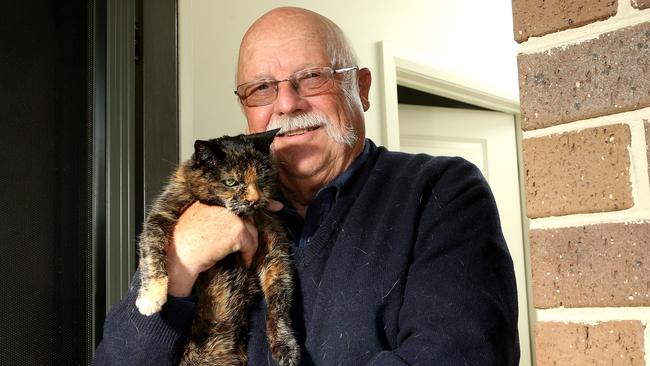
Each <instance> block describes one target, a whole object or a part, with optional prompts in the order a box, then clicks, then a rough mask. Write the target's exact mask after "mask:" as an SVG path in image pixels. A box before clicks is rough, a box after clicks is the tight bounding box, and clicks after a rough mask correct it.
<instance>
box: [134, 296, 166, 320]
mask: <svg viewBox="0 0 650 366" xmlns="http://www.w3.org/2000/svg"><path fill="white" fill-rule="evenodd" d="M166 300H167V299H165V300H164V301H161V300H154V299H151V298H148V297H138V298H137V299H136V300H135V306H136V307H137V308H138V311H140V314H142V315H146V316H149V315H152V314H155V313H157V312H159V311H160V309H162V306H163V304H165V301H166Z"/></svg>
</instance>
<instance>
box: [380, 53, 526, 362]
mask: <svg viewBox="0 0 650 366" xmlns="http://www.w3.org/2000/svg"><path fill="white" fill-rule="evenodd" d="M378 52H379V76H380V89H381V98H382V102H383V103H381V106H380V109H381V122H382V133H383V136H382V137H383V141H384V143H385V144H386V147H387V148H388V149H390V150H395V151H397V150H400V124H399V109H398V108H399V107H398V100H397V86H398V85H401V86H405V87H408V88H411V89H415V90H419V91H422V92H425V93H429V94H433V95H438V96H442V97H445V98H449V99H453V100H457V101H461V102H464V103H468V104H473V105H476V106H479V107H483V108H486V109H490V110H493V111H497V112H503V113H507V114H511V115H512V116H513V121H514V124H515V126H514V127H515V135H516V139H517V141H516V146H517V162H518V171H519V196H520V202H521V218H522V223H521V226H522V235H523V238H522V243H523V245H524V248H523V249H524V250H523V253H524V258H523V263H524V274H525V280H526V285H525V289H526V293H524V294H518V301H519V302H522V301H523V302H525V303H526V307H525V309H527V312H526V313H525V314H521V311H520V314H519V317H520V318H521V317H522V316H525V317H526V320H527V321H526V322H525V323H524V324H525V325H527V336H528V338H527V339H524V337H526V335H523V337H522V339H520V347H521V360H520V365H533V364H534V360H535V357H534V351H535V349H534V332H533V330H534V322H535V319H534V317H535V311H534V304H533V303H532V274H531V270H530V268H531V264H530V243H529V235H528V228H529V220H528V218H527V216H526V209H525V197H526V196H525V191H524V182H525V180H524V179H525V177H524V173H523V172H524V169H523V157H522V148H521V146H522V138H523V137H522V132H521V131H522V130H521V118H520V108H519V102H518V101H516V100H512V99H510V98H507V97H504V96H502V95H499V93H498V92H496V91H494V90H491V89H490V88H489V87H488V86H485V85H480V83H478V82H476V81H473V80H467V79H464V78H462V77H460V76H458V75H454V74H451V73H447V72H444V71H442V70H437V69H434V68H431V67H429V66H426V65H422V64H419V63H417V62H414V61H412V60H409V59H408V58H406V57H404V56H403V55H402V53H400V52H399V51H398V50H396V49H395V48H394V47H393V46H392V45H391V44H390V43H389V42H386V41H381V42H379V44H378ZM519 308H520V309H522V308H523V307H521V306H520V307H519ZM520 336H521V335H520Z"/></svg>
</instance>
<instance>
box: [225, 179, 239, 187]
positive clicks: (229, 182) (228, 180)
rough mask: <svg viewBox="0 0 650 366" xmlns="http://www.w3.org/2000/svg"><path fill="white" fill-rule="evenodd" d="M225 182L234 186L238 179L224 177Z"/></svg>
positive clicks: (228, 185)
mask: <svg viewBox="0 0 650 366" xmlns="http://www.w3.org/2000/svg"><path fill="white" fill-rule="evenodd" d="M223 184H225V185H226V186H227V187H233V186H234V185H235V184H237V181H236V180H235V179H233V178H228V179H224V181H223Z"/></svg>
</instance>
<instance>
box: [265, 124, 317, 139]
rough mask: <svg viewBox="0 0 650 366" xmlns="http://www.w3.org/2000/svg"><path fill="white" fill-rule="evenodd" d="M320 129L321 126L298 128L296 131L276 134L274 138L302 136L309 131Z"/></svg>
mask: <svg viewBox="0 0 650 366" xmlns="http://www.w3.org/2000/svg"><path fill="white" fill-rule="evenodd" d="M320 127H321V126H313V127H305V128H298V129H295V130H291V131H286V132H281V133H278V134H277V135H275V136H276V137H285V136H286V137H291V136H298V135H302V134H305V133H307V132H310V131H314V130H317V129H319V128H320Z"/></svg>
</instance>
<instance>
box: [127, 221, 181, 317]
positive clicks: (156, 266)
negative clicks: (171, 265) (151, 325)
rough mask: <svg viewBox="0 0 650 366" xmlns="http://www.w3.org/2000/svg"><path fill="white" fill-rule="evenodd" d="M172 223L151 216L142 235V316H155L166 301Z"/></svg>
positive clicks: (140, 309)
mask: <svg viewBox="0 0 650 366" xmlns="http://www.w3.org/2000/svg"><path fill="white" fill-rule="evenodd" d="M170 227H173V220H170V219H169V218H168V217H164V216H162V215H157V214H155V213H154V214H152V215H151V216H150V217H148V218H147V221H146V222H145V227H144V229H143V232H142V235H141V236H140V242H139V249H140V264H139V270H140V279H141V285H140V289H139V291H138V298H137V299H136V301H135V306H136V307H137V308H138V310H139V311H140V313H141V314H143V315H147V316H148V315H152V314H154V313H157V312H159V311H160V309H162V306H163V305H164V304H165V302H167V287H168V283H169V277H168V275H167V264H166V261H167V259H166V252H167V245H168V243H169V241H170V240H171V239H170V236H171V229H170Z"/></svg>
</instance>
